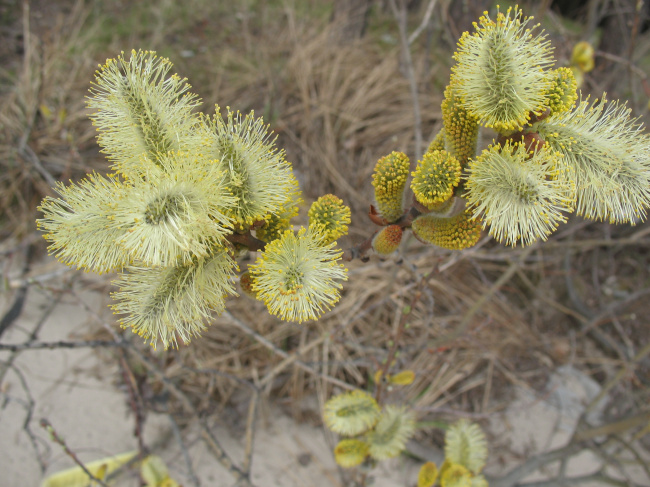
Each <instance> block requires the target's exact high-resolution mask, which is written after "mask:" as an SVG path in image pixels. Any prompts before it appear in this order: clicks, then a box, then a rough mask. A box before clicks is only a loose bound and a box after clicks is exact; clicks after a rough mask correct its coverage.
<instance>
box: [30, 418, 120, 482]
mask: <svg viewBox="0 0 650 487" xmlns="http://www.w3.org/2000/svg"><path fill="white" fill-rule="evenodd" d="M39 424H40V425H41V427H42V428H43V429H44V430H45V431H47V432H48V433H49V434H50V437H51V438H52V440H54V442H56V443H58V444H59V445H60V446H61V448H63V451H64V452H65V453H66V455H68V456H69V457H70V458H71V459H72V461H73V462H74V463H76V464H77V465H78V466H79V468H81V470H83V471H84V473H85V474H86V475H88V478H89V479H90V480H92V481H94V482H97V483H98V484H99V485H101V486H102V487H108V485H107V484H106V483H105V482H104V481H103V480H101V479H99V478H97V477H95V476H94V475H93V474H92V473H91V472H90V470H88V469H87V468H86V466H85V465H84V464H83V463H82V461H81V460H79V458H78V457H77V455H76V454H75V452H73V451H72V450H70V448H68V445H66V443H65V441H64V440H63V438H61V437H60V436H59V434H58V433H57V432H56V430H55V429H54V426H52V425H51V424H50V422H49V421H48V420H47V419H45V418H43V419H41V421H40V423H39Z"/></svg>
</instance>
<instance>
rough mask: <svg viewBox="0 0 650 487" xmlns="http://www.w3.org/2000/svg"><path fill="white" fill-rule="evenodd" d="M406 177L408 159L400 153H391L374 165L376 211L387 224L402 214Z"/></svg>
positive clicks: (373, 180) (373, 178)
mask: <svg viewBox="0 0 650 487" xmlns="http://www.w3.org/2000/svg"><path fill="white" fill-rule="evenodd" d="M408 176H409V158H408V157H407V156H406V154H404V153H402V152H391V153H390V154H388V155H387V156H384V157H382V158H381V159H379V160H378V161H377V164H376V165H375V172H374V173H373V175H372V185H373V186H374V188H375V200H376V202H377V209H378V210H379V213H381V215H382V216H383V217H384V218H385V219H386V220H387V221H388V222H394V221H396V220H397V219H398V218H399V217H401V216H402V213H403V212H404V208H403V204H404V202H403V199H404V188H405V187H406V180H407V179H408Z"/></svg>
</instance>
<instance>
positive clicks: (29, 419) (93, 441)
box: [0, 261, 599, 487]
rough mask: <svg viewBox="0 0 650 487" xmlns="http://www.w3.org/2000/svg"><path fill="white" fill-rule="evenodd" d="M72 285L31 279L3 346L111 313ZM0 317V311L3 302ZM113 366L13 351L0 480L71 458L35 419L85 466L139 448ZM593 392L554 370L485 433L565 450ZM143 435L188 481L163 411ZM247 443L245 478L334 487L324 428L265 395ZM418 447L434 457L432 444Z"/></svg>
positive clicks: (209, 478) (77, 331) (0, 441)
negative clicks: (63, 287)
mask: <svg viewBox="0 0 650 487" xmlns="http://www.w3.org/2000/svg"><path fill="white" fill-rule="evenodd" d="M57 268H58V267H57V264H56V263H52V262H49V261H48V262H46V263H44V264H42V266H41V268H40V269H39V271H40V272H41V273H42V272H46V271H48V270H54V269H57ZM71 282H74V286H73V294H64V295H63V297H62V298H61V299H60V301H59V302H57V303H55V304H53V299H54V298H55V297H56V295H57V293H56V292H55V291H54V290H53V289H47V288H44V287H38V286H31V287H30V290H29V293H28V297H27V301H26V305H25V307H24V309H23V311H22V314H21V315H20V317H19V318H18V320H17V321H16V322H15V323H14V324H13V325H12V326H11V328H10V329H9V330H7V331H6V332H5V334H4V336H3V337H2V342H3V343H21V342H23V341H25V340H26V339H27V337H28V336H29V334H30V333H31V332H32V330H33V329H34V327H35V326H37V325H38V324H39V323H42V326H41V329H40V330H41V331H40V332H39V337H40V340H42V341H57V340H71V339H81V338H83V337H84V335H85V334H87V333H88V332H89V331H91V330H93V329H96V328H97V327H100V326H102V325H101V324H100V323H99V321H100V320H101V316H104V317H105V318H106V320H110V319H111V318H110V316H111V315H110V312H109V310H108V309H107V308H106V302H107V300H108V297H107V295H106V291H105V289H103V287H102V286H101V285H100V283H101V282H102V281H101V279H100V278H96V277H94V276H83V278H82V279H81V280H80V279H75V280H73V281H71ZM57 286H60V283H57ZM93 287H97V289H96V290H93ZM100 288H101V289H100ZM9 298H10V294H9V295H7V299H4V302H3V303H2V306H3V307H4V308H5V309H6V307H7V306H8V304H9V303H10V300H9ZM0 313H4V310H3V309H2V308H0ZM97 313H99V314H97ZM43 320H44V321H43ZM9 356H10V354H9V352H0V361H6V360H7V359H8V358H9ZM116 374H117V366H110V365H107V363H106V362H105V361H102V360H100V359H99V358H98V356H97V353H96V352H95V351H93V350H91V349H57V350H36V351H25V352H22V353H20V354H18V355H17V356H16V358H15V360H14V361H13V366H12V367H11V368H10V369H9V370H8V371H7V372H6V374H5V376H4V377H3V378H2V380H1V381H0V391H1V392H2V395H0V400H1V401H2V402H1V403H0V404H1V408H0V487H28V486H38V485H39V484H40V482H41V479H42V478H43V474H42V472H41V468H40V466H39V462H38V460H37V458H38V457H39V456H40V458H42V459H43V461H44V466H45V467H46V468H45V475H47V474H50V473H53V472H56V471H58V470H61V469H63V468H67V467H69V466H72V465H73V463H72V461H71V460H70V458H69V457H68V456H67V455H66V454H65V453H64V452H63V451H62V449H61V447H60V446H59V445H57V444H55V443H54V442H53V441H52V440H51V439H50V438H49V437H48V434H47V432H46V431H44V430H43V429H42V428H41V427H40V426H39V420H40V419H41V418H46V419H47V420H48V421H49V422H50V423H51V424H52V425H53V427H54V428H55V429H56V430H57V432H58V433H59V434H60V435H61V436H62V437H63V438H64V439H65V441H66V443H67V444H68V446H69V447H70V448H71V449H72V450H73V451H75V452H76V453H77V454H78V456H79V458H80V459H81V460H82V461H84V462H89V461H92V460H96V459H99V458H103V457H107V456H111V455H115V454H119V453H122V452H126V451H130V450H134V449H136V448H137V441H136V438H135V436H134V421H133V417H132V414H130V411H129V407H128V403H127V398H126V394H125V393H124V391H121V390H118V389H117V388H116V386H115V383H114V381H115V377H116ZM598 391H599V387H598V385H597V384H596V383H594V382H593V381H590V379H588V378H587V377H585V376H583V375H582V374H580V373H579V372H578V371H576V370H575V369H573V368H571V367H564V368H562V369H559V370H558V371H557V373H556V375H555V376H554V377H553V378H552V379H551V381H550V383H549V390H548V391H546V393H545V394H543V395H542V394H538V393H536V392H534V391H530V390H526V389H521V390H520V391H518V393H517V400H516V401H515V402H514V403H513V404H512V405H511V406H510V407H509V408H508V410H507V411H506V412H505V413H504V414H501V415H499V416H495V417H494V419H493V420H492V421H491V425H490V429H491V433H492V435H494V437H496V438H499V444H500V446H499V448H494V451H496V452H501V451H504V449H502V448H501V446H507V445H509V446H510V447H512V449H513V450H514V451H515V452H516V454H517V455H518V456H519V457H520V458H522V457H523V458H525V457H526V456H528V455H531V454H532V453H534V452H537V451H544V450H548V449H552V448H554V447H558V446H561V445H562V444H564V442H566V441H567V439H568V438H569V436H570V434H571V431H572V429H573V425H574V424H575V421H576V420H577V418H578V415H579V414H580V413H581V411H582V405H583V404H584V403H585V402H586V401H587V400H588V399H590V398H591V397H594V395H595V394H597V393H598ZM595 414H596V415H597V414H598V411H596V413H595ZM211 424H212V426H213V429H214V432H215V435H216V436H217V438H218V439H219V441H220V442H221V444H222V446H223V448H224V449H225V450H226V451H228V452H229V453H231V454H232V455H233V457H234V458H235V460H236V461H239V460H240V459H241V458H242V455H243V444H244V442H243V438H242V432H243V430H242V428H241V427H236V426H233V424H234V422H232V421H231V420H230V419H229V418H228V417H227V416H224V417H215V418H211ZM28 432H31V435H32V438H33V441H32V440H30V434H28ZM144 438H145V442H146V443H147V444H148V445H155V447H154V448H155V453H157V454H159V455H160V456H161V457H162V458H163V459H164V460H165V461H166V463H167V465H168V467H169V469H170V470H171V471H172V472H173V474H174V477H175V478H176V479H177V480H178V481H179V482H181V483H183V484H184V485H186V486H188V485H191V483H190V477H189V474H188V467H187V463H186V462H185V460H184V458H183V455H182V451H181V449H180V448H179V446H178V445H179V444H178V442H177V441H176V440H175V438H174V433H173V430H172V426H171V423H170V421H169V418H168V417H167V416H165V415H150V416H149V417H148V418H147V422H146V424H145V428H144ZM184 440H185V443H186V445H187V446H188V450H189V454H190V458H191V459H192V466H193V469H194V470H195V475H196V477H198V478H199V479H201V485H202V486H215V487H221V486H230V485H233V479H232V477H231V476H230V475H229V474H228V473H227V472H226V471H225V470H224V469H223V467H221V466H220V465H219V463H218V462H216V461H215V460H214V458H213V457H212V456H211V454H210V453H209V452H208V451H207V449H206V448H205V446H204V444H203V442H202V441H201V440H200V432H199V431H198V430H196V431H194V430H192V429H190V430H189V431H186V432H185V433H184ZM254 445H255V450H254V455H253V481H254V483H255V484H256V485H258V486H265V487H266V486H269V487H270V486H281V487H294V486H295V487H299V486H300V487H312V486H313V487H325V486H333V487H335V486H342V484H341V480H340V476H339V474H338V470H337V467H336V465H335V463H334V460H333V456H332V453H331V447H330V446H329V445H328V443H327V440H326V438H325V434H324V432H323V429H322V428H320V427H316V426H313V425H310V424H298V423H296V422H295V421H293V420H292V419H291V418H289V417H288V416H286V415H285V414H283V413H282V412H281V410H280V409H279V408H278V407H277V406H274V405H273V404H270V403H269V401H265V402H264V407H263V408H262V414H261V418H260V421H259V422H258V427H257V429H256V437H255V442H254ZM36 450H37V451H38V455H37V454H36ZM425 454H427V455H430V456H431V459H432V460H437V461H439V455H438V457H436V452H435V451H431V450H430V451H428V452H425ZM492 460H493V461H492V462H491V465H489V466H488V469H487V473H491V474H500V473H503V472H504V471H506V470H507V469H508V468H509V466H510V465H512V464H513V462H514V457H513V456H511V455H503V454H501V453H496V454H495V456H494V458H493V459H492ZM594 465H595V464H594V459H593V458H591V457H590V456H589V455H586V456H581V457H578V458H576V460H575V461H573V462H571V464H570V465H569V474H580V473H587V472H590V471H593V470H594V468H595V467H594ZM418 468H419V464H418V463H416V462H415V461H413V460H410V459H408V458H406V457H403V458H400V459H396V460H393V461H390V462H385V463H384V464H382V465H381V466H380V467H379V468H378V469H377V470H375V471H374V476H375V483H374V485H375V486H377V487H389V486H412V485H415V482H416V478H417V471H418ZM545 474H547V475H552V474H553V471H546V472H541V473H538V474H536V475H535V476H533V477H531V478H530V479H531V480H532V479H536V478H543V477H544V475H545ZM120 485H127V484H126V483H124V484H120ZM129 485H137V483H135V481H134V483H132V484H129Z"/></svg>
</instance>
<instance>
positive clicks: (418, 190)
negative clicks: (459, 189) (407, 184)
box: [411, 150, 461, 210]
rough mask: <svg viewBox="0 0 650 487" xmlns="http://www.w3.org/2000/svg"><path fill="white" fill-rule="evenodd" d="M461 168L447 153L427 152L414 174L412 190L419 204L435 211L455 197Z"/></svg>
mask: <svg viewBox="0 0 650 487" xmlns="http://www.w3.org/2000/svg"><path fill="white" fill-rule="evenodd" d="M460 173H461V166H460V162H458V159H456V158H455V157H454V156H452V155H451V154H449V152H447V151H444V150H442V151H439V150H434V151H431V152H427V153H426V154H424V157H422V160H421V161H418V166H417V168H416V170H415V171H414V172H413V174H412V175H413V180H412V181H411V189H412V190H413V193H414V194H415V198H416V199H417V201H418V203H420V204H422V205H424V206H426V207H427V208H428V209H429V210H433V209H434V208H437V207H439V206H440V204H441V203H444V202H445V201H447V200H448V199H450V198H451V197H452V196H453V192H454V188H455V187H456V186H458V183H459V182H460Z"/></svg>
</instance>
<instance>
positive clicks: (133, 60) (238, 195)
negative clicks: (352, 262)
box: [38, 51, 350, 348]
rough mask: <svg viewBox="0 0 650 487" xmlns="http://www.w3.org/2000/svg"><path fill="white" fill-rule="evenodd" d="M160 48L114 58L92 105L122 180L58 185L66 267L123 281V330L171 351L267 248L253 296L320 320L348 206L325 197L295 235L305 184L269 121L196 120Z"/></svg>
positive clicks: (54, 234) (53, 207) (56, 237)
mask: <svg viewBox="0 0 650 487" xmlns="http://www.w3.org/2000/svg"><path fill="white" fill-rule="evenodd" d="M171 67H172V66H171V63H170V62H169V60H167V59H165V58H161V57H158V56H156V54H155V53H153V52H147V51H133V52H132V53H131V55H130V56H129V57H128V58H127V57H124V55H121V56H119V57H117V58H116V59H109V60H108V61H107V62H106V64H104V65H103V66H100V68H99V70H98V71H97V72H96V79H95V82H94V83H93V86H92V89H91V94H90V97H89V98H88V107H89V108H90V109H91V110H93V113H92V115H91V119H92V121H93V124H94V125H95V126H96V127H97V130H98V133H99V135H98V137H97V140H98V143H99V145H100V146H101V147H102V150H103V152H104V153H105V154H106V156H107V158H108V160H109V161H110V162H111V163H112V166H111V168H112V169H113V173H111V174H109V175H107V176H102V175H99V174H90V175H89V176H88V177H87V178H86V179H83V180H82V181H79V182H77V183H71V184H69V185H64V184H62V183H59V184H58V185H57V187H56V188H55V190H56V192H57V193H58V197H57V198H53V197H47V198H45V199H44V200H43V202H42V204H41V206H40V208H39V209H40V211H41V212H42V213H43V218H42V219H40V220H39V221H38V225H39V227H40V228H41V229H42V230H43V231H44V232H45V238H46V239H47V240H48V241H49V242H50V246H49V250H50V251H51V253H53V254H54V255H56V257H57V258H59V259H60V260H61V261H62V262H64V263H66V264H68V265H76V266H78V267H80V268H83V269H86V270H90V271H95V272H100V273H101V272H118V273H119V277H118V278H117V280H116V281H115V285H116V286H117V288H118V290H117V291H116V292H115V293H113V297H114V298H115V304H114V305H113V308H114V310H115V311H116V312H117V313H119V314H120V315H121V316H122V318H121V323H122V325H123V326H128V327H131V328H132V329H133V331H135V332H136V333H138V334H139V335H141V336H143V337H145V338H148V339H150V341H151V344H152V345H153V346H155V344H156V342H157V341H158V340H160V341H161V342H162V344H163V346H164V347H165V348H167V347H168V346H169V345H172V346H176V345H177V344H178V340H179V339H180V340H181V341H182V342H189V341H190V339H191V338H192V337H194V336H196V335H199V334H200V333H201V331H202V330H203V329H204V328H205V327H206V324H208V323H209V322H210V319H211V316H212V314H213V313H220V312H221V311H223V309H224V307H225V299H226V297H228V296H229V295H235V294H236V292H235V286H234V284H235V281H236V279H237V274H238V271H239V267H238V264H237V258H238V257H240V256H241V255H242V254H245V253H248V252H249V251H259V252H260V254H259V257H258V258H257V262H256V263H255V265H252V266H250V268H249V270H248V271H246V272H245V273H244V274H243V276H244V279H243V281H242V289H244V291H245V292H246V293H247V294H249V295H252V296H255V297H256V298H258V299H260V300H261V301H263V302H264V303H265V304H266V306H267V308H268V310H269V312H270V313H272V314H274V315H276V316H278V317H280V318H281V319H286V320H295V321H298V322H302V321H305V320H309V319H317V318H318V317H319V316H320V315H321V314H322V313H323V312H325V311H326V310H328V309H330V307H331V306H332V305H333V304H334V303H336V302H337V301H338V299H339V296H340V288H341V284H340V282H341V281H343V280H345V279H346V269H345V268H344V267H343V266H342V265H341V264H340V263H339V260H340V257H341V251H340V250H338V249H336V248H335V246H336V242H335V240H336V239H337V238H338V237H340V236H341V235H344V234H345V233H347V224H348V223H349V222H350V210H349V209H348V208H347V207H346V206H345V205H344V204H343V202H342V201H341V200H340V199H338V198H336V197H335V196H333V195H328V196H326V197H323V198H322V199H320V200H318V201H317V202H316V203H315V204H314V205H313V207H312V209H311V210H310V213H309V217H310V225H309V226H308V227H307V228H301V229H299V230H298V231H297V232H294V230H293V229H292V227H291V223H290V221H291V219H292V218H293V217H294V216H296V215H297V214H298V205H299V204H300V203H301V197H300V189H299V187H298V182H297V180H296V178H295V177H294V174H293V170H292V167H291V164H290V163H289V162H288V161H287V160H286V159H285V156H284V152H283V151H282V150H278V149H277V147H276V146H275V140H274V138H273V137H272V136H271V134H270V133H269V130H268V127H267V126H266V125H264V123H263V121H262V119H260V118H256V117H255V116H254V114H253V113H252V112H251V113H250V114H248V115H242V114H241V113H239V112H233V111H231V110H230V109H227V110H226V113H225V114H224V115H225V116H222V114H221V111H220V109H219V107H217V110H216V114H215V115H214V116H213V117H208V116H205V115H202V114H196V113H195V112H194V108H195V107H196V106H197V105H198V104H199V99H198V97H197V96H196V95H194V94H192V93H190V91H189V89H190V86H189V85H188V84H187V82H186V81H185V80H184V79H181V78H179V77H178V76H177V75H175V74H174V75H169V72H170V69H171Z"/></svg>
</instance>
